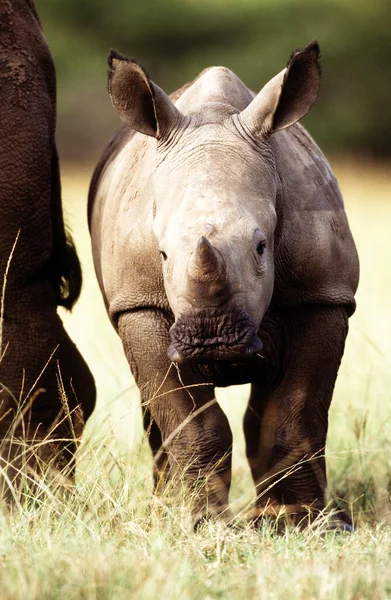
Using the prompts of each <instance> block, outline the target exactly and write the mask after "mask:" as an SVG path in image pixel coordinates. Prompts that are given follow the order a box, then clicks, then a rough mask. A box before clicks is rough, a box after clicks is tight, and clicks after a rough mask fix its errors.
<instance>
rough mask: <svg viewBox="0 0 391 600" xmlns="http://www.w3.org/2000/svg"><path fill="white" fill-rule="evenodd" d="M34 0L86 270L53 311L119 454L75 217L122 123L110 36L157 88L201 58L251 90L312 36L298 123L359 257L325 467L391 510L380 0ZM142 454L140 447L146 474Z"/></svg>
mask: <svg viewBox="0 0 391 600" xmlns="http://www.w3.org/2000/svg"><path fill="white" fill-rule="evenodd" d="M36 3H37V7H38V10H39V13H40V15H41V19H42V23H43V27H44V31H45V34H46V37H47V39H48V43H49V46H50V49H51V51H52V54H53V57H54V61H55V64H56V69H57V84H58V122H57V139H58V146H59V150H60V157H61V162H62V183H63V200H64V207H65V211H66V214H67V222H68V224H69V225H70V227H71V229H72V231H73V234H74V237H75V240H76V244H77V248H78V252H79V255H80V257H81V260H82V264H83V272H84V286H83V292H82V296H81V299H80V301H79V302H78V304H77V306H76V307H75V309H74V311H73V312H72V314H68V313H65V312H64V311H63V312H62V318H63V319H64V322H65V324H66V327H67V329H68V330H69V332H70V334H71V336H72V337H73V339H74V340H75V342H76V343H77V345H78V346H79V348H80V350H81V351H82V353H83V355H84V356H85V358H86V359H87V362H88V363H89V365H90V367H91V369H92V371H93V374H94V376H95V379H96V383H97V388H98V410H97V411H96V412H95V413H94V415H93V418H92V419H91V420H90V422H89V426H88V428H87V429H88V431H89V432H90V434H92V435H97V434H99V433H100V434H101V435H102V436H104V440H105V444H106V443H108V439H111V440H112V441H113V443H114V444H115V446H116V453H117V455H118V453H120V454H123V453H125V456H129V455H128V454H127V453H128V452H130V451H131V450H132V447H134V444H135V443H138V441H139V440H140V436H141V431H142V427H141V411H140V407H139V399H138V391H137V388H136V387H135V385H134V382H133V380H132V377H131V375H130V371H129V368H128V365H127V363H126V360H125V358H124V354H123V352H122V348H121V343H120V341H119V338H118V337H117V336H116V334H115V332H114V330H113V328H112V327H111V325H110V323H109V320H108V318H107V316H106V313H105V309H104V306H103V302H102V298H101V294H100V291H99V289H98V286H97V283H96V279H95V275H94V268H93V264H92V257H91V250H90V239H89V233H88V228H87V222H86V203H87V191H88V184H89V180H90V177H91V174H92V170H93V166H94V164H95V163H96V161H97V160H98V158H99V155H100V154H101V152H102V151H103V148H104V146H105V145H106V144H107V142H108V140H109V138H110V136H111V135H112V133H113V132H114V131H115V129H117V128H118V127H119V125H120V122H119V119H118V118H117V116H116V115H115V114H114V111H113V110H112V108H111V103H110V101H109V98H108V94H107V91H106V79H107V63H106V60H107V55H108V52H109V49H110V48H111V47H114V48H116V49H117V50H118V51H120V52H122V53H123V54H126V55H128V56H130V57H134V58H136V59H137V60H138V61H139V62H140V63H141V64H142V65H143V66H144V67H145V68H146V69H147V71H148V72H149V73H150V75H151V77H152V79H153V80H154V81H155V82H156V83H157V84H158V85H160V86H161V87H163V88H164V89H165V90H166V92H168V93H169V92H171V91H173V90H175V89H176V88H178V87H180V86H181V85H183V84H184V83H185V82H187V81H189V80H191V79H193V78H194V77H195V76H197V75H198V73H199V72H200V71H201V70H202V69H204V68H205V67H207V66H210V65H224V66H226V67H228V68H230V69H231V70H233V71H234V72H235V73H236V74H237V75H238V76H239V77H240V78H241V79H242V80H243V81H244V82H245V83H246V84H247V85H248V86H249V87H250V88H252V89H253V90H254V91H258V90H259V89H260V88H261V87H262V86H263V85H264V84H265V83H266V82H267V81H268V80H269V79H270V78H271V77H273V76H274V75H275V74H276V73H278V72H279V71H280V70H281V69H282V68H284V66H285V64H286V62H287V60H288V58H289V56H290V54H291V52H292V50H294V49H296V48H298V47H301V46H304V45H306V44H307V43H308V42H309V41H311V40H313V39H314V38H315V39H317V40H318V41H319V44H320V47H321V51H322V65H323V78H322V84H321V92H320V96H319V98H318V100H317V102H316V103H315V106H314V107H313V109H312V110H311V112H310V114H309V115H308V116H307V117H306V118H305V119H304V124H305V126H306V127H307V128H308V129H309V131H310V133H311V134H312V135H313V136H314V137H315V139H316V141H317V142H318V143H319V145H320V146H321V148H322V149H323V151H324V152H325V153H326V155H327V157H328V159H329V160H330V162H331V164H332V167H333V169H334V171H335V173H336V175H337V177H338V181H339V183H340V186H341V189H342V193H343V196H344V200H345V205H346V210H347V213H348V217H349V221H350V225H351V228H352V231H353V235H354V237H355V240H356V243H357V247H358V251H359V255H360V261H361V280H360V286H359V290H358V293H357V311H356V313H355V314H354V316H353V317H352V319H351V320H350V333H349V336H348V341H347V346H346V351H345V356H344V359H343V362H342V366H341V369H340V374H339V377H338V381H337V386H336V390H335V395H334V400H333V404H332V409H331V412H330V435H329V438H328V446H327V453H328V457H329V458H328V471H329V480H330V483H331V486H332V487H333V489H334V491H335V492H336V493H337V495H340V496H342V497H344V498H345V499H347V500H348V501H349V502H351V503H352V506H353V505H354V506H356V505H357V504H355V503H357V499H360V500H359V502H358V504H359V506H360V507H361V509H362V510H363V511H364V512H365V514H367V513H368V514H372V516H373V514H376V515H378V513H379V510H380V508H379V507H380V505H381V503H379V502H378V501H377V500H376V498H377V497H378V496H379V494H380V495H381V497H382V498H383V497H384V498H386V501H385V503H384V502H383V504H382V506H383V505H384V506H386V510H387V511H388V513H387V515H388V517H387V518H390V522H391V504H390V502H389V498H390V494H391V318H390V300H389V298H390V295H391V269H390V259H391V245H390V238H391V233H390V232H391V206H390V197H391V169H390V158H391V110H390V97H391V94H390V92H391V90H390V83H391V60H390V59H391V35H390V28H389V24H390V3H389V0H376V1H372V2H370V1H368V0H316V2H315V1H314V0H165V1H162V0H137V1H136V0H133V1H132V0H111V1H110V2H108V1H107V0H36ZM248 394H249V390H248V386H241V387H239V388H229V389H228V390H218V398H219V401H220V402H221V405H222V407H223V408H224V410H225V411H226V413H227V415H228V417H229V419H230V423H231V426H232V429H233V433H234V439H235V444H234V486H233V497H237V498H240V497H242V495H243V494H244V493H245V492H247V493H252V487H251V482H250V476H249V473H248V469H247V466H246V459H245V453H244V440H243V435H242V432H241V419H242V415H243V412H244V410H245V406H246V402H247V398H248ZM109 434H112V435H109ZM87 437H88V436H87ZM143 447H145V446H143ZM150 463H151V460H150V456H149V451H148V450H147V449H145V461H144V462H143V464H145V465H146V468H147V469H148V471H147V472H148V474H149V473H150ZM129 464H131V463H129ZM379 497H380V496H379ZM382 510H383V509H382Z"/></svg>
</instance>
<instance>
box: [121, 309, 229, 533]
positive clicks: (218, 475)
mask: <svg viewBox="0 0 391 600" xmlns="http://www.w3.org/2000/svg"><path fill="white" fill-rule="evenodd" d="M170 324H171V323H170V322H169V320H168V319H167V318H166V317H165V316H164V314H163V313H162V312H161V311H155V310H145V311H138V312H137V313H125V314H123V315H121V316H120V318H119V322H118V332H119V335H120V337H121V340H122V343H123V346H124V350H125V353H126V356H127V359H128V362H129V364H130V367H131V369H132V373H133V376H134V377H135V380H136V383H137V385H138V387H139V389H140V391H141V399H142V403H143V406H144V410H145V408H147V410H148V413H147V412H145V414H149V415H150V418H151V419H152V421H153V425H152V430H151V433H153V435H154V439H153V440H152V441H151V445H152V450H153V452H154V455H155V473H158V474H159V475H157V476H156V475H155V482H156V477H160V474H161V469H162V466H163V465H165V461H168V466H169V469H170V472H171V473H178V474H179V475H180V476H182V477H183V478H184V481H185V483H186V485H187V487H188V488H189V490H190V491H191V494H192V499H193V500H194V504H193V516H194V521H195V523H197V522H198V521H199V520H200V519H202V518H204V517H208V516H213V515H221V514H222V513H223V516H225V517H228V508H227V507H228V492H229V487H230V482H231V449H232V433H231V429H230V426H229V423H228V420H227V418H226V416H225V414H224V413H223V411H222V410H221V408H220V407H219V405H218V403H217V401H216V399H215V397H214V388H213V386H212V385H210V384H209V383H208V382H207V381H205V380H203V379H202V377H201V374H200V373H199V372H198V371H197V370H196V369H191V368H189V367H186V368H182V367H181V368H180V369H179V368H177V367H176V365H174V364H173V363H171V362H170V361H169V359H168V357H167V348H168V346H169V344H170V338H169V333H168V330H169V327H170ZM148 418H149V417H148ZM157 431H159V432H160V436H161V442H162V445H161V447H160V448H157V444H158V442H159V441H160V440H159V436H158V435H157ZM164 468H165V469H166V468H167V467H166V466H165V467H164ZM159 470H160V473H159Z"/></svg>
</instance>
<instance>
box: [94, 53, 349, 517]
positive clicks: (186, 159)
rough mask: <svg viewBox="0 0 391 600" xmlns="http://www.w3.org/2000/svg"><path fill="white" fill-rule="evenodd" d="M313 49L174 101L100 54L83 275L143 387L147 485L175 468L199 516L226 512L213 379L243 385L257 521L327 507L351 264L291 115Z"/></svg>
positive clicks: (223, 442) (336, 205)
mask: <svg viewBox="0 0 391 600" xmlns="http://www.w3.org/2000/svg"><path fill="white" fill-rule="evenodd" d="M318 54H319V48H318V45H317V43H316V42H313V43H311V44H310V45H309V46H307V47H306V48H305V49H304V50H302V51H298V52H296V53H294V54H293V55H292V57H291V59H290V60H289V62H288V65H287V67H286V69H284V70H283V71H281V73H279V74H278V75H276V77H274V78H273V79H272V80H271V81H270V82H269V83H267V84H266V85H265V87H264V88H263V89H262V90H261V92H260V93H259V94H258V95H256V96H255V97H254V94H253V93H252V92H251V91H250V90H249V89H248V88H247V87H246V86H245V85H244V84H243V83H242V82H241V81H240V80H239V79H238V78H237V77H236V75H234V74H233V73H232V72H230V71H229V70H228V69H225V68H223V67H214V68H210V69H207V70H205V71H203V72H202V73H201V74H200V76H199V77H198V78H197V79H196V80H194V81H193V82H192V83H190V84H188V85H186V86H185V87H184V88H182V89H181V90H179V91H178V92H175V93H174V94H173V95H172V96H171V99H170V98H168V97H167V96H166V94H165V93H164V92H163V90H161V89H160V88H159V87H158V86H157V85H156V84H154V83H153V82H152V81H151V80H150V79H149V78H148V76H147V75H146V74H145V72H144V71H143V69H142V68H141V67H140V66H139V65H138V64H137V63H135V62H133V61H129V60H127V59H125V58H124V57H122V56H121V55H119V54H117V53H115V52H112V54H111V56H110V68H111V71H110V76H109V92H110V95H111V99H112V102H113V106H114V108H115V109H116V111H117V112H118V114H119V115H120V117H121V119H122V120H123V121H124V123H125V124H126V126H125V127H124V128H123V129H122V130H121V131H120V132H119V133H118V134H117V135H116V136H115V137H114V138H113V140H112V141H111V143H110V145H109V146H108V147H107V149H106V151H105V153H104V155H103V157H102V159H101V161H100V163H99V164H98V166H97V168H96V170H95V174H94V177H93V180H92V183H91V190H90V205H89V211H90V227H91V235H92V248H93V255H94V261H95V269H96V273H97V276H98V280H99V284H100V287H101V290H102V294H103V296H104V299H105V303H106V307H107V311H108V314H109V316H110V319H111V321H112V323H113V325H114V327H115V328H116V330H117V331H118V333H119V335H120V337H121V340H122V343H123V347H124V350H125V353H126V356H127V358H128V361H129V365H130V367H131V369H132V373H133V375H134V377H135V379H136V382H137V385H138V386H139V389H140V392H141V397H142V402H143V415H144V424H145V428H146V430H147V431H148V432H149V441H150V445H151V448H152V452H153V454H154V479H155V486H156V487H159V486H160V485H161V484H162V483H164V481H165V479H166V478H167V476H169V474H170V473H171V474H172V472H173V471H174V470H177V469H179V470H180V471H181V472H183V473H184V477H185V480H186V481H187V482H188V485H189V487H190V488H192V486H194V484H195V482H197V490H198V493H197V494H195V495H194V496H193V499H194V503H193V511H194V519H195V521H196V522H197V520H198V519H199V518H202V517H204V516H207V515H213V514H220V515H224V516H225V517H227V518H229V514H230V513H229V510H228V508H227V506H228V491H229V486H230V480H231V446H232V434H231V431H230V427H229V424H228V422H227V419H226V417H225V415H224V413H223V412H222V410H221V409H220V407H219V406H218V404H217V402H216V401H215V397H214V386H216V385H217V386H228V385H231V384H236V383H247V382H249V383H251V395H250V401H249V405H248V409H247V412H246V415H245V419H244V432H245V438H246V445H247V456H248V460H249V464H250V467H251V471H252V475H253V479H254V484H255V486H256V490H257V495H258V500H257V502H256V508H255V513H254V514H255V516H262V515H264V514H265V513H268V512H269V513H270V511H272V512H273V513H277V512H278V511H279V510H280V509H281V507H283V510H284V511H285V512H288V513H290V514H293V515H294V516H293V519H294V520H300V519H301V518H302V515H303V513H305V514H306V513H307V512H308V507H310V509H311V513H312V514H313V515H315V516H316V514H318V512H319V511H320V510H322V509H323V508H324V493H325V489H326V469H325V460H324V447H325V442H326V434H327V425H328V409H329V405H330V402H331V397H332V392H333V388H334V383H335V379H336V376H337V371H338V367H339V364H340V361H341V358H342V354H343V350H344V344H345V337H346V334H347V330H348V317H349V316H350V315H351V314H352V313H353V311H354V308H355V302H354V293H355V291H356V287H357V282H358V259H357V254H356V249H355V246H354V242H353V240H352V237H351V234H350V231H349V226H348V223H347V219H346V215H345V211H344V207H343V202H342V198H341V194H340V191H339V188H338V185H337V182H336V180H335V177H334V175H333V173H332V171H331V169H330V166H329V164H328V162H327V160H326V159H325V157H324V156H323V154H322V153H321V151H320V150H319V148H318V147H317V146H316V144H315V143H314V142H313V140H312V139H311V137H310V136H309V135H308V133H307V132H306V131H305V129H304V128H303V127H302V126H300V125H299V124H297V121H298V120H299V119H300V118H301V117H303V116H304V115H305V114H306V113H307V111H308V110H309V109H310V108H311V105H312V103H313V102H314V100H315V99H316V96H317V93H318V89H319V82H320V70H319V65H318ZM311 457H312V458H311ZM309 459H311V460H309ZM300 461H304V462H303V464H302V465H301V466H300V468H299V469H296V470H294V472H292V473H291V474H290V475H289V476H287V477H285V478H283V479H281V473H285V472H286V470H287V469H289V468H291V467H292V466H293V465H294V464H296V463H298V462H300ZM200 480H201V481H203V482H204V484H203V485H200ZM273 481H274V485H273V487H272V488H271V489H270V490H269V491H268V492H267V493H266V492H265V491H264V490H265V488H267V487H268V486H270V484H271V483H272V482H273ZM346 519H347V518H345V517H344V516H341V518H340V519H339V520H337V525H339V526H342V527H347V528H348V527H349V524H348V523H346Z"/></svg>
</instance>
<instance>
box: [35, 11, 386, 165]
mask: <svg viewBox="0 0 391 600" xmlns="http://www.w3.org/2000/svg"><path fill="white" fill-rule="evenodd" d="M36 4H37V7H38V10H39V12H40V15H41V18H42V22H43V26H44V31H45V34H46V37H47V39H48V42H49V46H50V48H51V50H52V53H53V56H54V59H55V62H56V67H57V78H58V90H59V124H58V138H59V145H60V150H61V152H62V155H63V156H64V157H65V158H67V159H68V160H69V159H75V160H78V159H82V158H88V159H92V158H94V159H95V158H96V157H97V156H98V154H99V153H100V151H101V150H102V148H103V146H104V145H105V143H106V141H107V139H108V136H109V135H110V133H111V132H112V131H113V130H114V129H115V127H116V126H117V124H118V120H117V118H116V117H115V115H114V114H113V111H112V109H111V106H110V102H109V99H108V97H107V92H106V64H105V60H106V57H107V55H108V51H109V49H110V47H114V48H116V49H117V50H119V51H120V52H122V53H123V54H126V55H129V56H132V57H134V58H136V59H137V60H138V62H140V63H141V64H142V65H143V66H144V67H145V68H146V69H147V70H148V72H149V73H150V75H151V77H152V79H153V80H154V81H156V83H158V84H159V85H160V86H161V87H163V88H164V89H165V90H166V91H167V92H171V91H173V90H174V89H176V88H177V87H180V86H181V85H183V84H184V83H185V82H186V81H188V80H190V79H192V78H194V77H195V76H196V75H197V74H198V73H199V71H201V70H202V69H203V68H204V67H206V66H209V65H213V64H221V65H224V66H226V67H228V68H230V69H231V70H232V71H234V72H235V73H236V74H237V75H238V76H239V77H240V78H241V79H242V80H243V81H244V82H245V83H246V85H248V86H249V87H251V88H252V89H254V90H255V91H257V90H259V89H260V88H261V87H262V85H263V84H264V83H265V82H266V81H268V79H270V78H271V77H272V76H274V75H275V74H276V73H277V72H278V71H280V70H281V69H282V68H283V67H284V66H285V64H286V61H287V59H288V58H289V55H290V53H291V51H292V50H293V49H296V48H297V47H300V46H304V45H305V44H307V43H308V42H309V41H311V40H312V39H317V40H318V41H319V44H320V46H321V50H322V65H323V79H322V87H321V93H320V97H319V99H318V101H317V103H316V105H315V107H314V109H313V110H312V111H311V113H310V115H309V116H308V117H306V119H305V124H306V126H307V127H308V129H309V130H310V132H311V133H312V134H313V135H314V137H315V138H316V140H317V141H318V143H319V144H320V145H321V146H322V148H323V149H324V150H325V151H326V152H332V153H338V154H341V153H349V154H353V153H354V154H361V155H366V156H371V157H379V156H390V155H391V110H390V101H389V95H390V80H391V61H390V57H391V36H390V34H389V17H390V5H389V0H376V2H368V0H317V2H314V1H313V0H165V1H163V0H143V1H142V2H140V1H136V0H133V1H132V0H111V2H107V0H82V1H81V0H36Z"/></svg>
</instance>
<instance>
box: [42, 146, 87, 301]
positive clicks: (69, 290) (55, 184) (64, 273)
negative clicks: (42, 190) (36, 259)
mask: <svg viewBox="0 0 391 600" xmlns="http://www.w3.org/2000/svg"><path fill="white" fill-rule="evenodd" d="M51 209H52V210H51V213H52V234H53V235H52V239H53V248H52V254H51V257H50V261H49V262H50V269H49V273H50V280H51V283H52V285H53V288H54V292H55V295H56V303H57V306H63V307H64V308H66V309H67V310H71V309H72V307H73V305H74V304H75V302H76V301H77V299H78V298H79V296H80V292H81V285H82V273H81V266H80V261H79V258H78V256H77V253H76V248H75V244H74V242H73V240H72V237H71V235H70V233H69V232H68V231H66V229H65V225H64V217H63V212H62V202H61V182H60V167H59V160H58V154H57V149H56V147H54V148H53V154H52V161H51Z"/></svg>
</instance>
